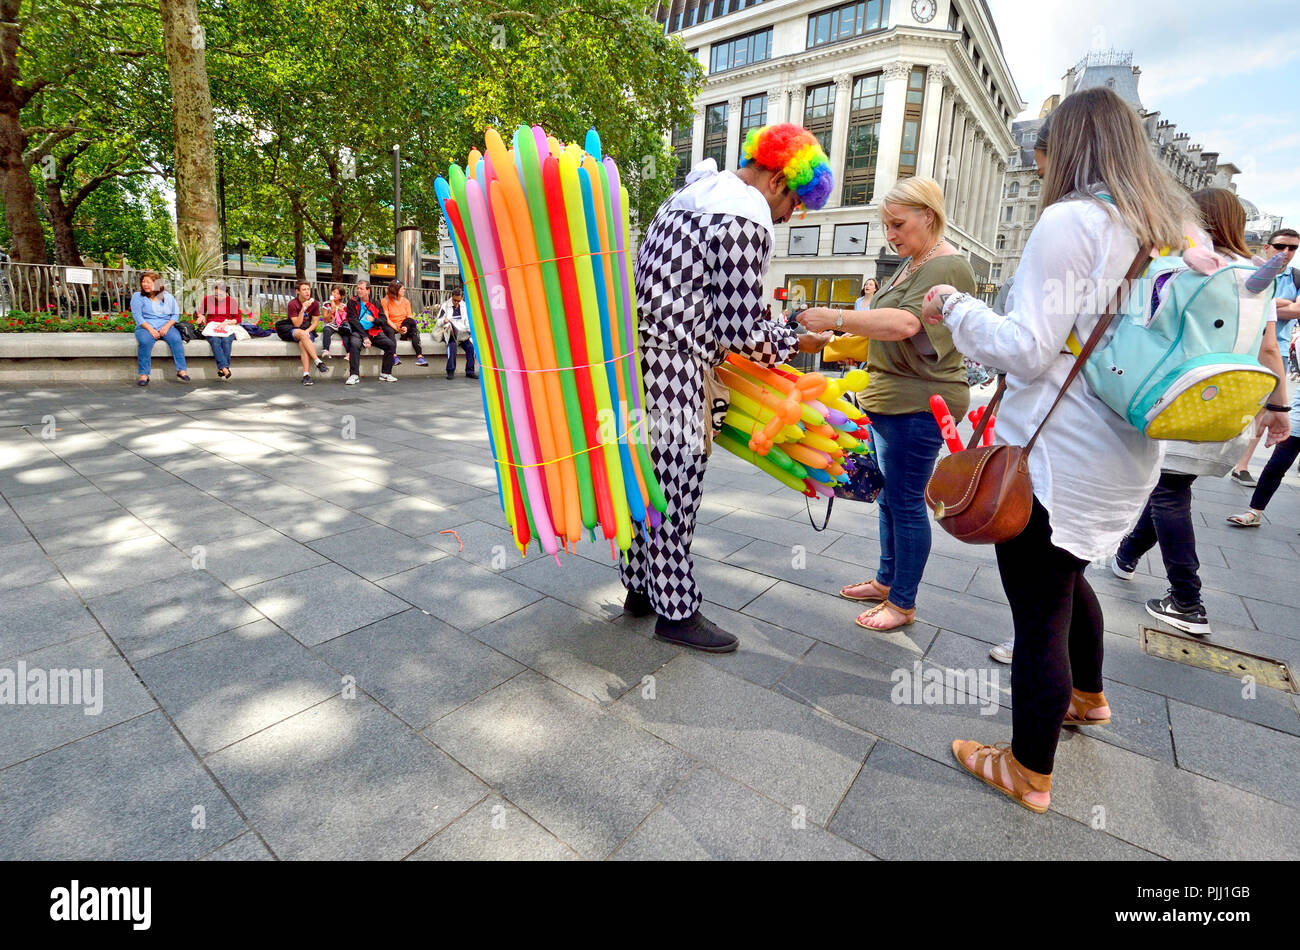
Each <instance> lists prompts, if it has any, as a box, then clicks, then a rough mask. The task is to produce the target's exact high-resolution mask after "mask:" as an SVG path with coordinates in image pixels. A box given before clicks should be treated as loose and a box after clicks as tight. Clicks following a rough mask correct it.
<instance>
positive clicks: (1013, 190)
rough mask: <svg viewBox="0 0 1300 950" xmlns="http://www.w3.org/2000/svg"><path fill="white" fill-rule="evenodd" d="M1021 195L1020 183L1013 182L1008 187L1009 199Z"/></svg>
mask: <svg viewBox="0 0 1300 950" xmlns="http://www.w3.org/2000/svg"><path fill="white" fill-rule="evenodd" d="M1019 194H1020V182H1018V181H1013V182H1011V184H1009V185H1007V197H1008V198H1015V197H1017V196H1018V195H1019Z"/></svg>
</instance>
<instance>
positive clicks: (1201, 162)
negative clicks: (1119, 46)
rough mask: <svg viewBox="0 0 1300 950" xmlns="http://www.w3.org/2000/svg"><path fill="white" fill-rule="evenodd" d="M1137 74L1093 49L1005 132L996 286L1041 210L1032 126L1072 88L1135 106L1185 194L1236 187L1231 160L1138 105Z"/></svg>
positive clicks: (1122, 58)
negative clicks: (1010, 141)
mask: <svg viewBox="0 0 1300 950" xmlns="http://www.w3.org/2000/svg"><path fill="white" fill-rule="evenodd" d="M1141 76H1142V70H1141V69H1140V68H1139V67H1137V66H1134V65H1133V54H1132V53H1131V52H1121V51H1117V50H1094V51H1093V52H1091V53H1089V54H1088V55H1086V56H1084V57H1083V58H1082V59H1081V60H1079V62H1078V63H1076V64H1075V65H1073V66H1071V67H1070V68H1069V69H1068V70H1066V73H1065V76H1064V77H1063V78H1062V85H1061V93H1060V95H1055V96H1051V97H1049V98H1048V99H1047V101H1046V102H1044V103H1043V108H1042V110H1041V111H1040V112H1039V114H1038V118H1037V119H1030V120H1027V121H1024V122H1015V123H1013V124H1012V126H1011V134H1012V137H1013V138H1014V139H1015V143H1016V144H1015V151H1014V152H1012V154H1011V155H1010V160H1009V161H1008V164H1007V174H1006V181H1005V183H1004V185H1003V191H1002V208H1001V210H1000V211H999V212H998V234H997V238H996V252H997V259H996V261H995V263H994V264H993V272H992V278H991V279H992V280H993V282H994V283H997V284H1000V283H1002V282H1003V281H1005V280H1009V279H1010V278H1011V277H1012V276H1013V275H1014V274H1015V272H1016V266H1017V265H1018V264H1019V262H1020V255H1021V253H1022V252H1023V251H1024V249H1025V242H1026V241H1028V239H1029V232H1030V230H1031V229H1032V228H1033V226H1034V222H1035V221H1037V220H1038V212H1039V210H1041V205H1042V202H1041V201H1040V200H1039V196H1040V190H1041V182H1040V181H1039V179H1038V172H1037V169H1036V167H1035V165H1034V152H1033V148H1034V140H1035V139H1036V138H1037V137H1038V130H1039V129H1040V128H1041V127H1042V124H1043V120H1044V119H1046V118H1047V116H1048V115H1049V114H1050V113H1051V111H1052V110H1053V109H1055V108H1056V107H1057V106H1058V105H1060V102H1061V99H1063V98H1064V97H1065V96H1068V95H1070V94H1071V93H1073V92H1078V91H1080V90H1082V89H1095V88H1098V87H1105V88H1108V89H1113V90H1114V91H1115V92H1116V93H1117V94H1118V95H1119V96H1120V98H1121V99H1123V100H1124V101H1125V102H1127V103H1128V104H1129V105H1131V106H1132V107H1133V108H1134V109H1136V110H1137V114H1138V115H1139V116H1141V117H1142V121H1143V123H1144V124H1145V126H1146V131H1147V137H1148V138H1149V139H1150V141H1151V147H1152V148H1153V149H1155V152H1156V154H1157V156H1159V158H1160V161H1161V162H1163V163H1164V165H1165V167H1166V168H1168V169H1169V172H1170V174H1172V175H1173V176H1174V178H1175V180H1177V181H1178V183H1179V184H1181V185H1182V186H1183V187H1184V188H1186V189H1187V190H1188V191H1189V192H1191V191H1199V190H1200V189H1202V188H1227V189H1229V190H1231V191H1236V190H1237V186H1236V184H1235V183H1234V182H1233V181H1232V178H1233V176H1234V175H1238V174H1240V173H1241V169H1240V168H1238V167H1237V166H1236V165H1234V164H1232V163H1231V162H1223V161H1220V160H1219V153H1218V152H1207V151H1205V150H1204V149H1203V148H1202V147H1201V145H1199V144H1195V143H1193V142H1192V140H1191V136H1190V135H1189V134H1188V133H1186V132H1179V131H1178V127H1177V126H1176V125H1175V124H1174V123H1173V122H1170V121H1169V120H1168V119H1161V118H1160V113H1159V112H1153V111H1149V110H1148V109H1147V108H1146V107H1145V106H1144V105H1143V104H1142V99H1141V97H1140V96H1139V95H1138V82H1139V80H1140V79H1141ZM1250 207H1252V208H1253V207H1254V206H1253V205H1251V206H1250Z"/></svg>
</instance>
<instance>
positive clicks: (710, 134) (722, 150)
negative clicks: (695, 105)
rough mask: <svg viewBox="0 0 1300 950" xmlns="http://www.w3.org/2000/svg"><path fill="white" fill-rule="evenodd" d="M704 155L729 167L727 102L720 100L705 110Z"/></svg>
mask: <svg viewBox="0 0 1300 950" xmlns="http://www.w3.org/2000/svg"><path fill="white" fill-rule="evenodd" d="M704 157H705V158H711V159H713V160H714V161H715V162H717V164H718V171H722V170H723V169H724V168H726V167H727V104H726V103H725V102H719V103H716V104H715V105H711V106H709V107H708V108H706V109H705V110H704Z"/></svg>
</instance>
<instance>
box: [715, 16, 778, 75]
mask: <svg viewBox="0 0 1300 950" xmlns="http://www.w3.org/2000/svg"><path fill="white" fill-rule="evenodd" d="M771 55H772V28H771V27H768V28H767V29H766V30H759V31H758V32H757V33H750V34H749V35H747V36H738V37H736V38H735V39H734V40H727V41H726V42H725V43H714V44H713V46H712V47H711V48H710V49H709V75H713V74H714V73H720V72H723V71H725V70H728V69H739V68H740V67H741V66H748V65H749V64H750V63H759V62H762V61H763V60H765V59H767V58H768V57H769V56H771Z"/></svg>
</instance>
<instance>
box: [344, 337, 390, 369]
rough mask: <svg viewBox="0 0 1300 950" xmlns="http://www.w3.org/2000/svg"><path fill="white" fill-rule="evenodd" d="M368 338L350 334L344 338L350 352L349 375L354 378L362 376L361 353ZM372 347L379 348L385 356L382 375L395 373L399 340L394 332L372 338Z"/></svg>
mask: <svg viewBox="0 0 1300 950" xmlns="http://www.w3.org/2000/svg"><path fill="white" fill-rule="evenodd" d="M365 340H366V337H363V336H358V335H357V334H355V333H348V334H347V335H345V336H344V337H343V345H344V346H346V347H347V350H348V373H349V374H351V375H352V376H360V375H361V351H362V349H363V348H364V342H365ZM370 345H371V346H374V347H376V348H378V349H379V350H380V351H381V352H382V353H383V354H384V356H383V360H382V362H381V364H380V367H379V371H380V372H381V373H391V372H392V371H393V357H394V356H396V355H397V340H396V339H395V338H394V337H393V331H392V330H389V331H388V332H386V333H385V332H380V333H376V334H375V335H374V336H372V337H370Z"/></svg>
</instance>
